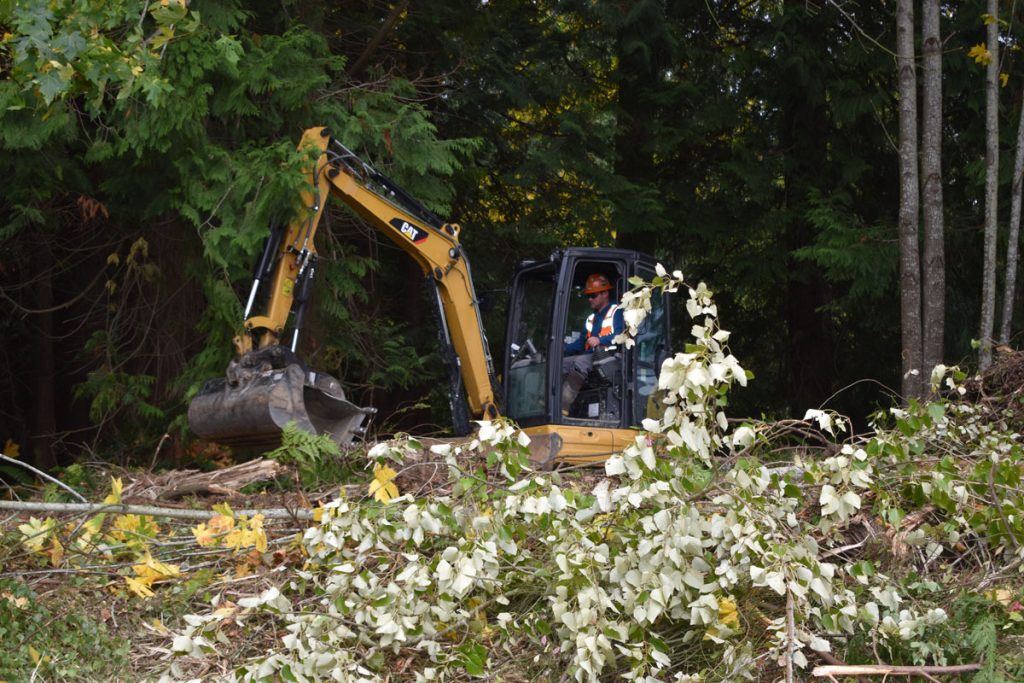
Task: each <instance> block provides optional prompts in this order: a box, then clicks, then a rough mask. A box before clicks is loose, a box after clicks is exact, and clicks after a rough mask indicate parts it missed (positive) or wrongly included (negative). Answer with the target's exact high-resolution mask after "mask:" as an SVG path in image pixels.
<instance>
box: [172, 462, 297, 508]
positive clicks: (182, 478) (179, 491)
mask: <svg viewBox="0 0 1024 683" xmlns="http://www.w3.org/2000/svg"><path fill="white" fill-rule="evenodd" d="M284 471H285V468H284V466H283V465H281V463H279V462H277V461H276V460H264V459H262V458H260V459H258V460H250V461H249V462H243V463H242V464H240V465H233V466H232V467H225V468H224V469H221V470H214V471H213V472H194V473H193V472H189V473H186V474H182V473H168V475H161V478H162V479H164V481H165V483H164V486H165V487H166V488H164V489H163V490H162V491H161V492H160V493H159V495H158V496H157V498H158V499H160V500H173V499H175V498H180V497H182V496H186V495H188V494H190V493H206V492H210V493H216V494H219V495H226V496H237V495H238V489H240V488H242V487H243V486H245V485H246V484H251V483H253V482H257V481H267V480H270V479H273V478H274V477H276V476H278V475H280V474H283V473H284Z"/></svg>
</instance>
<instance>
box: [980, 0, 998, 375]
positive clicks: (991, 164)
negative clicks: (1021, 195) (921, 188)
mask: <svg viewBox="0 0 1024 683" xmlns="http://www.w3.org/2000/svg"><path fill="white" fill-rule="evenodd" d="M986 11H987V12H988V14H989V17H990V18H989V22H988V26H986V34H987V37H988V40H987V42H988V51H989V63H988V66H987V67H986V69H985V265H984V278H983V282H982V288H981V331H980V334H979V337H978V338H979V339H980V340H981V351H980V353H979V356H978V365H979V366H980V368H981V369H982V370H984V369H986V368H987V367H988V366H989V365H991V364H992V328H993V326H994V324H995V322H994V318H995V311H996V238H997V236H998V226H999V224H998V213H997V212H998V206H997V204H996V201H997V199H998V183H999V23H998V22H997V21H996V19H997V18H998V16H999V14H998V12H999V3H998V2H997V0H988V9H987V10H986Z"/></svg>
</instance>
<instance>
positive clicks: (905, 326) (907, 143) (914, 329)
mask: <svg viewBox="0 0 1024 683" xmlns="http://www.w3.org/2000/svg"><path fill="white" fill-rule="evenodd" d="M896 70H897V77H898V83H899V100H900V110H899V128H900V130H899V136H900V160H899V169H900V210H899V233H900V327H901V332H902V344H901V345H902V348H901V355H902V358H903V368H902V370H903V383H902V393H903V398H904V400H910V399H912V398H917V397H919V396H920V395H921V393H922V378H921V371H922V365H923V358H922V353H923V351H922V344H921V263H920V261H921V259H920V256H919V252H918V212H919V208H920V207H919V204H920V198H919V194H918V188H919V184H918V170H917V169H918V167H917V76H916V74H915V73H914V5H913V0H898V2H897V4H896Z"/></svg>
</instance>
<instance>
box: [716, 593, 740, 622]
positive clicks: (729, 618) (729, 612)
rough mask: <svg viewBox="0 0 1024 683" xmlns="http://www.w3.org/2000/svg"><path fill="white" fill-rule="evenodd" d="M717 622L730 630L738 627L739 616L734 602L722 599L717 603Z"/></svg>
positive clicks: (729, 599)
mask: <svg viewBox="0 0 1024 683" xmlns="http://www.w3.org/2000/svg"><path fill="white" fill-rule="evenodd" d="M718 621H719V623H722V624H725V625H726V626H729V627H732V628H738V627H739V625H740V614H739V611H738V610H737V609H736V601H735V600H732V599H731V598H723V599H722V600H719V601H718Z"/></svg>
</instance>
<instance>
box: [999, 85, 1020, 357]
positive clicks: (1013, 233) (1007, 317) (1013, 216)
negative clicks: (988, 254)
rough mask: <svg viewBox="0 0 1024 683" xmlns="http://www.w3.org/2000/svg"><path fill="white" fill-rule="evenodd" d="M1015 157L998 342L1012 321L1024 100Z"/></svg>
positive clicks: (1006, 339) (1006, 338)
mask: <svg viewBox="0 0 1024 683" xmlns="http://www.w3.org/2000/svg"><path fill="white" fill-rule="evenodd" d="M1016 154H1017V157H1016V159H1014V162H1013V184H1012V189H1011V196H1010V234H1009V238H1008V241H1007V244H1006V280H1005V282H1004V284H1003V317H1002V322H1001V323H1000V326H999V343H1001V344H1007V343H1009V341H1010V326H1011V324H1012V323H1013V300H1014V298H1015V297H1016V294H1017V293H1016V291H1015V290H1016V288H1017V261H1018V260H1019V258H1018V255H1019V249H1018V247H1019V245H1018V239H1019V235H1020V205H1021V189H1022V183H1021V179H1022V177H1024V102H1022V103H1021V112H1020V122H1019V123H1018V124H1017V150H1016Z"/></svg>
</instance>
